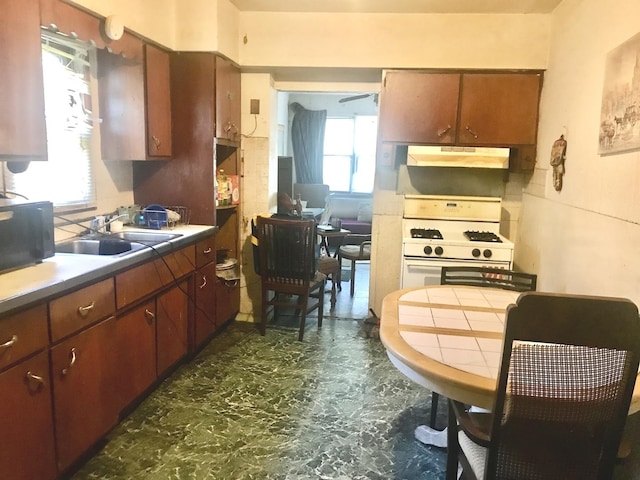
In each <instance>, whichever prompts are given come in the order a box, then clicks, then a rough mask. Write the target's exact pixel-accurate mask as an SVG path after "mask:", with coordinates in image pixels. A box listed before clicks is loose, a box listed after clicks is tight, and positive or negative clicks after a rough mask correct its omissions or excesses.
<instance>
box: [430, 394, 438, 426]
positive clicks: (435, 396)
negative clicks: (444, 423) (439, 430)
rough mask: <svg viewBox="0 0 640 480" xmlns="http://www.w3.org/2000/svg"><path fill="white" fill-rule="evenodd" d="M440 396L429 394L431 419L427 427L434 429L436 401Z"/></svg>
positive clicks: (436, 410)
mask: <svg viewBox="0 0 640 480" xmlns="http://www.w3.org/2000/svg"><path fill="white" fill-rule="evenodd" d="M439 398H440V394H438V393H436V392H431V417H430V419H429V426H430V427H431V428H436V415H437V414H438V399H439Z"/></svg>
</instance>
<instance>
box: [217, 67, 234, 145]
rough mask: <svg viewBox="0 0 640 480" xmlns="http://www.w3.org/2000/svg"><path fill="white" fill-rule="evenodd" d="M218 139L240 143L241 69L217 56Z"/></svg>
mask: <svg viewBox="0 0 640 480" xmlns="http://www.w3.org/2000/svg"><path fill="white" fill-rule="evenodd" d="M215 103H216V119H215V122H216V127H215V132H216V138H218V139H225V140H228V141H231V142H239V141H240V69H239V68H238V67H237V66H235V65H234V64H233V63H231V61H230V60H227V59H226V58H223V57H221V56H219V55H216V56H215Z"/></svg>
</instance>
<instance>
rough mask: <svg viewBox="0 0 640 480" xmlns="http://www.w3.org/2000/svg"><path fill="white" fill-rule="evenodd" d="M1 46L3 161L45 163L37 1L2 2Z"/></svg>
mask: <svg viewBox="0 0 640 480" xmlns="http://www.w3.org/2000/svg"><path fill="white" fill-rule="evenodd" d="M0 45H1V46H2V47H1V48H0V65H1V66H2V67H1V68H0V85H2V87H1V88H0V105H2V108H0V159H2V160H25V161H27V160H46V159H47V134H46V125H45V116H44V82H43V76H42V51H41V46H40V10H39V5H38V2H37V1H27V2H25V1H24V0H3V2H2V14H1V15H0Z"/></svg>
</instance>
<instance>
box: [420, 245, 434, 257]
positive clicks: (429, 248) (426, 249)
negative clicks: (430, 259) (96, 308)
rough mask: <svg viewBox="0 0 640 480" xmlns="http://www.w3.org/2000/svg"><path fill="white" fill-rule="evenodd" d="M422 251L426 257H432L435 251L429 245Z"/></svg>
mask: <svg viewBox="0 0 640 480" xmlns="http://www.w3.org/2000/svg"><path fill="white" fill-rule="evenodd" d="M422 251H423V252H424V253H425V254H426V255H431V253H432V252H433V249H432V248H431V247H430V246H429V245H427V246H426V247H424V248H423V249H422Z"/></svg>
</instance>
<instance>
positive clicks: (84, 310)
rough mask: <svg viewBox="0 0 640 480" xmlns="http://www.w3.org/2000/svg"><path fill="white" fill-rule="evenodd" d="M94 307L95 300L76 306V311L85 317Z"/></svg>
mask: <svg viewBox="0 0 640 480" xmlns="http://www.w3.org/2000/svg"><path fill="white" fill-rule="evenodd" d="M95 307H96V302H91V303H90V304H89V305H87V306H86V307H78V313H79V314H80V315H81V316H83V317H86V316H87V315H89V312H90V311H91V310H93V309H94V308H95Z"/></svg>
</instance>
